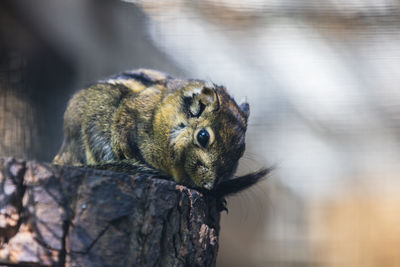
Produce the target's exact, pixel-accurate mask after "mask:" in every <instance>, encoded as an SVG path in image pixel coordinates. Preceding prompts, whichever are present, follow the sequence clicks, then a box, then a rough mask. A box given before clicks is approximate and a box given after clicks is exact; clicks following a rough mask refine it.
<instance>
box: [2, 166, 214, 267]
mask: <svg viewBox="0 0 400 267" xmlns="http://www.w3.org/2000/svg"><path fill="white" fill-rule="evenodd" d="M0 170H1V173H0V190H1V192H0V265H9V266H214V265H215V262H216V256H217V250H218V234H219V220H220V215H219V212H218V211H217V200H216V199H214V198H212V197H210V196H206V195H203V194H201V193H199V192H198V191H195V190H192V189H189V188H186V187H184V186H182V185H177V184H176V183H174V182H172V181H167V180H161V179H156V178H153V177H150V176H148V175H136V176H135V175H126V174H122V173H115V172H111V171H101V170H94V169H90V168H76V167H68V166H55V165H51V164H45V163H38V162H35V161H28V162H25V161H22V160H17V159H13V158H4V159H0Z"/></svg>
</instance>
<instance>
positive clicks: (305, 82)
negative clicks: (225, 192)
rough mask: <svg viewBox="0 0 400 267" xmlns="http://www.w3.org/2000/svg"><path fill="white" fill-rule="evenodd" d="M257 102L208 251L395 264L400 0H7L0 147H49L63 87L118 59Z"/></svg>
mask: <svg viewBox="0 0 400 267" xmlns="http://www.w3.org/2000/svg"><path fill="white" fill-rule="evenodd" d="M139 67H145V68H154V69H158V70H162V71H164V72H167V73H170V74H172V75H173V76H175V77H182V78H189V77H190V78H200V79H206V80H212V81H213V82H215V83H218V84H223V85H225V86H226V87H227V88H228V90H229V91H230V92H231V93H232V95H233V96H234V97H235V98H236V99H237V100H238V101H239V100H240V99H242V98H247V100H248V102H249V103H250V106H251V116H250V123H249V127H248V134H247V144H248V145H247V151H246V153H245V156H244V157H243V159H242V160H241V162H240V168H239V171H238V172H239V173H242V174H244V173H246V172H250V171H253V170H255V169H258V168H260V167H262V166H271V165H274V166H276V169H275V171H274V173H273V175H272V176H270V177H269V178H268V179H267V180H265V181H263V182H262V183H260V184H259V185H257V186H256V187H254V188H251V189H249V190H248V191H246V192H243V193H241V194H239V195H237V196H234V197H231V198H229V199H228V208H229V213H223V216H222V226H221V235H220V252H219V256H218V262H217V266H346V267H347V266H349V267H350V266H367V267H368V266H389V267H390V266H400V253H399V248H400V183H399V178H400V177H399V173H400V164H399V163H400V149H399V146H400V88H399V86H398V84H400V2H399V1H395V0H327V1H316V0H297V1H296V0H264V1H260V0H203V1H200V0H191V1H190V0H187V1H184V0H164V1H150V0H143V1H139V0H138V1H125V2H124V1H118V0H71V1H62V0H42V1H22V0H2V1H1V2H0V155H1V156H17V157H22V158H27V159H37V160H41V161H51V160H52V157H53V156H54V155H55V154H56V152H57V150H58V148H59V147H60V145H61V142H62V136H63V133H62V116H63V112H64V110H65V107H66V103H67V101H68V99H69V97H70V96H71V95H72V94H73V93H74V92H76V91H77V90H79V89H80V88H83V87H85V86H87V85H89V84H90V83H93V82H94V81H96V80H99V79H102V78H105V77H107V76H110V75H112V74H115V73H118V72H120V71H123V70H126V69H134V68H139Z"/></svg>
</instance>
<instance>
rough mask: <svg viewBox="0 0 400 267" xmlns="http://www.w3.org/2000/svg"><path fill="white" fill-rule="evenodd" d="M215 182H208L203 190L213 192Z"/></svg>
mask: <svg viewBox="0 0 400 267" xmlns="http://www.w3.org/2000/svg"><path fill="white" fill-rule="evenodd" d="M213 185H214V182H207V183H204V184H203V188H205V189H208V190H211V189H212V188H213Z"/></svg>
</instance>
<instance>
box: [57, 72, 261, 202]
mask: <svg viewBox="0 0 400 267" xmlns="http://www.w3.org/2000/svg"><path fill="white" fill-rule="evenodd" d="M248 116H249V104H247V103H242V104H240V105H237V104H236V102H235V101H234V100H233V98H231V97H230V96H229V94H228V92H227V90H226V89H225V88H224V87H223V86H218V85H215V84H213V83H211V82H206V81H202V80H195V79H189V80H181V79H175V78H173V77H171V76H169V75H167V74H164V73H162V72H159V71H155V70H149V69H139V70H134V71H127V72H123V73H121V74H119V75H117V76H114V77H112V78H110V79H107V80H103V81H100V82H98V83H96V84H94V85H92V86H90V87H89V88H87V89H83V90H81V91H79V92H78V93H76V94H75V95H74V96H73V97H72V99H71V100H70V101H69V104H68V107H67V110H66V112H65V115H64V134H65V136H64V142H63V144H62V147H61V149H60V151H59V152H58V154H57V155H56V156H55V158H54V161H53V162H54V163H55V164H60V165H74V166H91V167H94V168H100V169H111V170H115V171H122V172H128V173H129V172H131V173H135V172H136V173H137V172H147V173H156V174H157V173H158V174H159V175H160V176H165V177H169V178H172V179H173V180H175V181H176V182H177V183H180V184H183V185H186V186H189V187H192V188H198V189H200V190H206V191H212V192H215V193H216V194H218V195H220V196H225V195H227V194H232V193H235V192H238V191H241V190H243V189H245V188H247V187H249V186H251V185H252V184H254V183H256V182H257V181H258V180H259V179H261V178H262V177H263V176H265V175H266V173H267V172H268V171H269V170H267V169H263V170H260V171H257V172H254V173H251V174H248V175H245V176H242V177H237V178H232V176H233V173H234V172H235V170H236V167H237V165H238V161H239V158H240V157H241V156H242V155H243V153H244V150H245V132H246V129H247V120H248Z"/></svg>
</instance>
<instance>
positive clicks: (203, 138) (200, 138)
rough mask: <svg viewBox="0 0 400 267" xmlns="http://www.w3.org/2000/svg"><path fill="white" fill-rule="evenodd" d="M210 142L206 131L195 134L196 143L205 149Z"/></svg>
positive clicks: (202, 130)
mask: <svg viewBox="0 0 400 267" xmlns="http://www.w3.org/2000/svg"><path fill="white" fill-rule="evenodd" d="M209 141H210V133H209V132H208V131H207V130H206V129H201V130H200V131H199V132H198V134H197V142H199V144H200V145H201V146H202V147H204V148H206V147H207V145H208V143H209Z"/></svg>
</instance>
